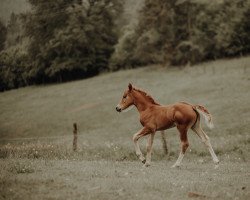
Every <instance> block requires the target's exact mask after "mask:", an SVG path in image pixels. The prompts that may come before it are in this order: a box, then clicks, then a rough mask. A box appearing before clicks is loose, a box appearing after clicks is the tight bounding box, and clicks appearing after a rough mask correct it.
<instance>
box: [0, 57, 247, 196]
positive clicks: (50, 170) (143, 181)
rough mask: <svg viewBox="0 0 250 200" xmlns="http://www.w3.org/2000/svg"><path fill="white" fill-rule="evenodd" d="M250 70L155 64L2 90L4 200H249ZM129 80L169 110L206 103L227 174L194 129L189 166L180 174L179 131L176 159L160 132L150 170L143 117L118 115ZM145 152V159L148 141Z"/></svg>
mask: <svg viewBox="0 0 250 200" xmlns="http://www.w3.org/2000/svg"><path fill="white" fill-rule="evenodd" d="M249 64H250V57H246V58H241V59H233V60H220V61H216V62H210V63H204V64H202V65H199V66H195V67H189V68H184V69H183V70H180V69H176V68H175V69H171V68H170V69H167V68H161V67H159V66H149V67H145V68H140V69H135V70H126V71H120V72H116V73H112V74H103V75H100V76H98V77H95V78H91V79H86V80H82V81H76V82H70V83H65V84H60V85H46V86H33V87H27V88H21V89H18V90H11V91H8V92H4V93H0V110H1V112H0V158H1V159H0V199H23V198H25V199H27V198H32V199H79V198H80V199H109V200H110V199H118V198H119V199H145V200H147V199H166V198H167V199H187V198H188V197H190V198H192V197H196V198H198V199H204V198H205V197H207V198H212V199H249V197H250V190H249V188H248V185H249V182H250V180H249V176H247V174H249V173H250V172H249V167H248V166H249V155H250V153H249V152H250V149H249V146H250V145H249V144H250V136H249V130H250V123H249V122H250V107H249V99H250V93H249V86H250V68H249ZM129 82H132V83H133V84H134V85H135V86H137V87H140V88H143V89H144V90H146V91H147V92H148V93H150V94H151V95H152V96H153V97H154V98H155V100H157V101H158V102H160V103H162V104H170V103H174V102H176V101H188V102H191V103H194V104H196V103H197V104H202V105H204V106H206V107H207V108H208V109H209V111H210V112H211V113H212V114H213V116H214V123H215V128H214V129H213V130H208V129H207V128H205V130H206V132H207V133H208V135H209V136H210V138H211V142H212V145H213V146H214V149H215V151H216V152H217V154H218V156H219V158H220V160H221V164H220V167H219V168H218V169H214V168H213V164H212V160H211V158H210V155H209V153H208V152H207V150H206V149H205V148H204V146H203V144H202V143H201V142H200V141H199V139H198V137H197V136H195V135H194V134H193V133H192V131H190V133H189V140H190V148H189V150H188V152H187V154H186V156H185V158H184V160H183V167H181V169H180V170H178V169H170V166H171V165H172V164H173V163H174V161H175V160H176V159H177V155H178V153H179V137H178V134H177V131H176V129H171V130H168V131H167V138H168V143H169V146H170V150H171V153H170V157H169V158H168V160H166V158H164V153H163V150H162V148H161V141H160V137H159V135H158V136H156V140H155V143H154V146H153V149H154V151H153V156H152V166H151V167H149V168H148V169H141V163H140V162H139V161H138V159H137V158H136V156H135V153H134V147H133V144H132V140H131V138H132V135H133V134H134V133H135V132H136V131H138V129H139V128H140V127H141V126H140V124H139V120H138V113H137V111H136V109H133V110H131V111H130V112H126V113H117V112H116V111H115V106H116V105H117V103H118V101H119V100H120V98H121V96H122V93H123V91H124V89H125V88H126V87H127V84H128V83H129ZM74 122H77V123H78V126H79V149H78V151H77V152H73V151H72V124H73V123H74ZM141 146H142V149H143V151H144V152H145V139H144V140H142V141H141Z"/></svg>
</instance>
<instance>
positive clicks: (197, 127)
mask: <svg viewBox="0 0 250 200" xmlns="http://www.w3.org/2000/svg"><path fill="white" fill-rule="evenodd" d="M192 130H193V131H194V132H195V133H196V134H197V135H198V136H199V138H200V139H201V141H202V142H203V143H204V144H205V146H206V147H207V148H208V150H209V152H210V154H211V156H212V158H213V161H214V163H215V164H218V163H219V159H218V157H217V156H216V154H215V152H214V150H213V147H212V145H211V143H210V139H209V137H208V136H207V134H206V133H205V132H204V131H203V130H202V128H201V125H200V121H197V123H196V125H195V126H194V127H192Z"/></svg>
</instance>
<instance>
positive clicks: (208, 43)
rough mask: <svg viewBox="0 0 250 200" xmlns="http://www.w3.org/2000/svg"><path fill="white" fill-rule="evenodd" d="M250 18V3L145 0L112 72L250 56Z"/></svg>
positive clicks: (120, 45) (228, 0) (124, 36)
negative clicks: (141, 66)
mask: <svg viewBox="0 0 250 200" xmlns="http://www.w3.org/2000/svg"><path fill="white" fill-rule="evenodd" d="M249 19H250V1H249V0H224V1H220V2H211V1H208V2H206V1H197V0H196V1H195V0H178V1H175V0H167V1H166V0H145V5H144V7H143V8H142V10H141V12H140V18H139V24H138V26H137V27H136V28H135V29H134V30H130V32H127V33H125V34H124V35H123V37H122V40H121V43H120V44H119V45H118V46H117V49H116V52H115V55H114V56H113V57H112V65H113V68H114V69H119V68H127V67H134V66H138V65H145V64H150V63H161V64H164V65H168V64H171V65H185V64H194V63H197V62H201V61H205V60H210V59H217V58H222V57H231V56H238V55H244V54H248V53H249V52H250V49H249V45H250V42H249V41H250V20H249Z"/></svg>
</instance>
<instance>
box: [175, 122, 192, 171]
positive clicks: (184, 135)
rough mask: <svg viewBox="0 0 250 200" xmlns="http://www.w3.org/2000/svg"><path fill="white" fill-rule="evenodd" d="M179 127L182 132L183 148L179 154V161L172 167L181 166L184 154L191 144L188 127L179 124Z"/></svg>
mask: <svg viewBox="0 0 250 200" xmlns="http://www.w3.org/2000/svg"><path fill="white" fill-rule="evenodd" d="M177 129H178V130H179V132H180V139H181V150H180V154H179V157H178V159H177V161H176V162H175V164H174V165H173V166H172V167H179V166H180V165H181V161H182V159H183V157H184V154H185V152H186V150H187V148H188V146H189V143H188V138H187V131H188V128H187V127H186V126H177Z"/></svg>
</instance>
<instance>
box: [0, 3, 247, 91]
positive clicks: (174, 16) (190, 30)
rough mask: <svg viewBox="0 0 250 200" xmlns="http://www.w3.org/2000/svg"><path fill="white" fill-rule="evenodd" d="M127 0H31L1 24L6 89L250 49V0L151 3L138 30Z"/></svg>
mask: <svg viewBox="0 0 250 200" xmlns="http://www.w3.org/2000/svg"><path fill="white" fill-rule="evenodd" d="M124 1H125V0H53V1H44V0H28V2H29V3H30V5H31V7H32V9H31V11H29V12H26V13H22V14H18V15H16V14H12V15H11V17H10V20H9V22H8V24H7V26H5V25H4V24H3V23H0V90H1V91H4V90H7V89H12V88H17V87H22V86H26V85H32V84H45V83H51V82H65V81H70V80H75V79H82V78H87V77H90V76H94V75H97V74H99V73H101V72H103V71H115V70H119V69H124V68H134V67H140V66H144V65H148V64H152V63H154V64H156V63H157V64H164V65H171V66H175V65H186V64H191V65H192V64H195V63H198V62H202V61H206V60H211V59H217V58H223V57H233V56H239V55H246V54H248V53H249V52H250V20H249V19H250V0H224V1H222V2H220V3H204V2H203V3H200V2H199V1H195V0H178V1H175V0H145V4H144V6H143V7H142V8H141V10H140V12H139V19H138V23H137V24H136V25H135V26H133V27H130V28H128V27H126V26H124V23H122V22H121V15H122V13H123V11H124ZM131 6H132V5H131ZM123 18H124V16H123Z"/></svg>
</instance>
